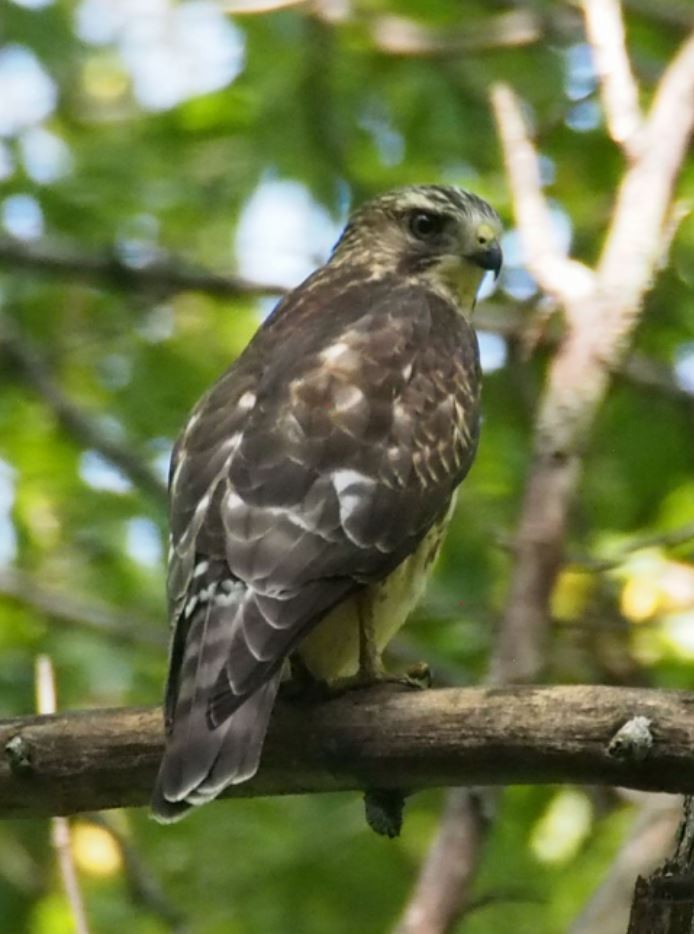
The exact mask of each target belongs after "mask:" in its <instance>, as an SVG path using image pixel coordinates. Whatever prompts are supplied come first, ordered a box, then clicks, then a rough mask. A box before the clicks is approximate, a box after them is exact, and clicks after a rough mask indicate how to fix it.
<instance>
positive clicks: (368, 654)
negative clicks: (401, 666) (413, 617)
mask: <svg viewBox="0 0 694 934" xmlns="http://www.w3.org/2000/svg"><path fill="white" fill-rule="evenodd" d="M357 612H358V614H359V670H358V672H357V675H356V677H357V679H358V681H359V682H360V683H361V684H364V685H366V684H373V683H374V682H375V681H386V680H387V679H388V676H387V675H386V672H385V669H384V667H383V660H382V659H381V653H380V652H379V651H378V646H377V645H376V625H375V622H374V613H373V603H372V601H371V600H370V599H369V598H368V597H366V596H365V595H364V594H360V595H359V596H358V597H357Z"/></svg>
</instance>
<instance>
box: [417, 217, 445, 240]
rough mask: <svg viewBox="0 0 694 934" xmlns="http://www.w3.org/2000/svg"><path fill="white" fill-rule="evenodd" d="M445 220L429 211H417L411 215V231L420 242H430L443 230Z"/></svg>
mask: <svg viewBox="0 0 694 934" xmlns="http://www.w3.org/2000/svg"><path fill="white" fill-rule="evenodd" d="M444 223H445V218H443V217H441V215H440V214H430V213H429V212H428V211H415V212H414V213H413V214H411V215H410V220H409V224H410V231H411V232H412V233H413V234H414V236H415V237H416V238H417V239H418V240H429V239H431V238H432V237H435V236H436V235H437V234H440V233H441V231H442V230H443V225H444Z"/></svg>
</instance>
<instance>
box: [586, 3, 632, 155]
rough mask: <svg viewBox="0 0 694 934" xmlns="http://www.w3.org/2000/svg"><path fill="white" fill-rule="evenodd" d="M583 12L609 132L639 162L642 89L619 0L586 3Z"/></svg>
mask: <svg viewBox="0 0 694 934" xmlns="http://www.w3.org/2000/svg"><path fill="white" fill-rule="evenodd" d="M583 11H584V15H585V21H586V32H587V34H588V40H589V42H590V44H591V47H592V49H593V57H594V60H595V70H596V71H597V73H598V75H599V78H600V93H601V97H602V105H603V108H604V111H605V119H606V122H607V129H608V131H609V134H610V136H611V137H612V139H613V140H614V141H615V142H616V143H618V144H619V145H620V146H621V147H622V149H623V150H624V152H625V153H626V154H627V156H629V158H630V159H635V158H636V157H637V156H638V133H639V130H640V129H641V110H640V108H639V89H638V87H637V85H636V81H635V80H634V76H633V74H632V73H631V65H630V63H629V57H628V55H627V50H626V46H625V44H624V23H623V22H622V14H621V10H620V4H619V0H583Z"/></svg>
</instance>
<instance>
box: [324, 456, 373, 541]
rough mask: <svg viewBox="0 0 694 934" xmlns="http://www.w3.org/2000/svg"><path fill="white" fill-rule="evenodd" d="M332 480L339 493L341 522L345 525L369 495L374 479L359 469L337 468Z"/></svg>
mask: <svg viewBox="0 0 694 934" xmlns="http://www.w3.org/2000/svg"><path fill="white" fill-rule="evenodd" d="M332 482H333V486H334V488H335V492H336V493H337V501H338V505H339V507H340V522H341V523H342V525H343V527H344V524H345V522H347V521H348V520H349V519H350V517H351V516H352V515H353V514H354V513H355V511H356V510H357V509H358V508H359V506H360V505H361V504H362V503H363V501H364V499H365V498H366V497H367V496H369V494H370V492H371V489H372V488H373V486H374V481H373V480H372V479H371V477H367V476H366V474H363V473H360V472H359V471H358V470H349V469H346V470H336V471H334V473H333V475H332Z"/></svg>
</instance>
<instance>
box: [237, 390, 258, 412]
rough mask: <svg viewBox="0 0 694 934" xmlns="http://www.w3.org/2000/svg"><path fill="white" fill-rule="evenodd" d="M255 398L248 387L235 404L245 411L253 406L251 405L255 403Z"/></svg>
mask: <svg viewBox="0 0 694 934" xmlns="http://www.w3.org/2000/svg"><path fill="white" fill-rule="evenodd" d="M255 399H256V396H255V393H254V392H251V391H250V389H249V390H248V391H247V392H244V394H243V395H242V396H241V398H240V399H239V401H238V402H237V403H236V405H237V406H238V407H239V408H240V409H244V410H245V411H246V410H248V409H252V408H253V406H254V405H255Z"/></svg>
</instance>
